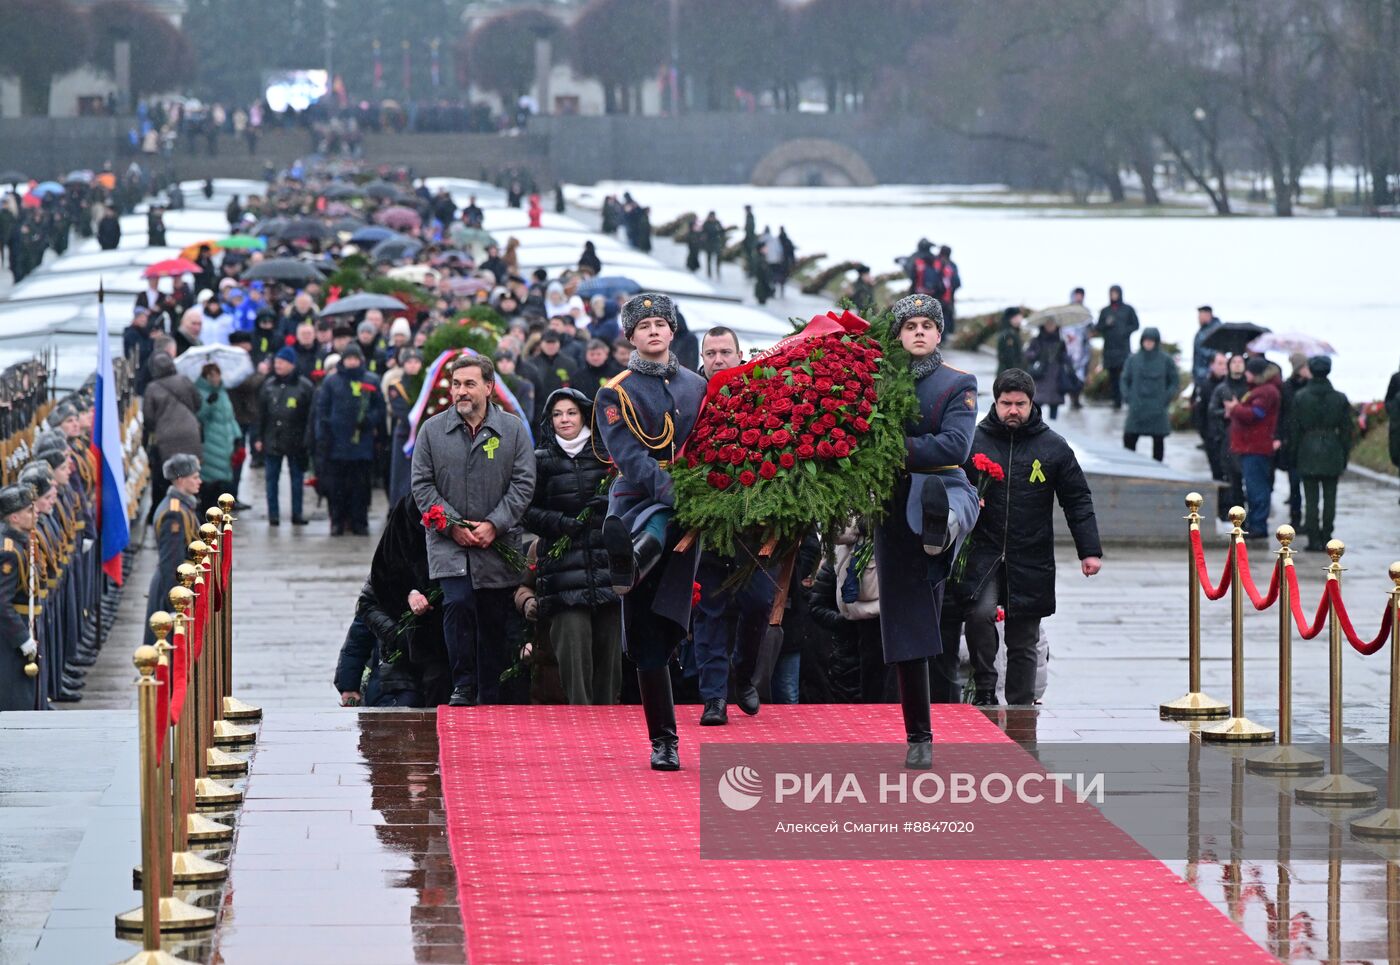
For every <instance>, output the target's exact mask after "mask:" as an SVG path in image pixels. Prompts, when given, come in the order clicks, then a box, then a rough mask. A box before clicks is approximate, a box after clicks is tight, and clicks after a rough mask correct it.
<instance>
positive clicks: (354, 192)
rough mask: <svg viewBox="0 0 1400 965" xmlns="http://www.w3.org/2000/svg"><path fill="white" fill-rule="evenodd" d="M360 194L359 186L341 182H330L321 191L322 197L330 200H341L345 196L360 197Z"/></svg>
mask: <svg viewBox="0 0 1400 965" xmlns="http://www.w3.org/2000/svg"><path fill="white" fill-rule="evenodd" d="M359 196H360V191H359V189H358V188H356V187H354V186H353V185H349V184H341V183H339V182H337V183H335V184H328V185H326V187H325V188H324V189H323V190H322V191H321V197H323V198H325V199H327V200H329V201H340V200H342V199H344V198H358V197H359Z"/></svg>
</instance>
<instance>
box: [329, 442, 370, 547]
mask: <svg viewBox="0 0 1400 965" xmlns="http://www.w3.org/2000/svg"><path fill="white" fill-rule="evenodd" d="M330 470H331V480H330V483H331V485H330V513H331V525H332V526H343V527H346V528H347V529H352V530H363V529H368V528H369V492H370V484H371V482H373V477H374V461H373V460H370V459H354V460H350V459H332V460H331V461H330Z"/></svg>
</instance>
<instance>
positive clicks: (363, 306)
mask: <svg viewBox="0 0 1400 965" xmlns="http://www.w3.org/2000/svg"><path fill="white" fill-rule="evenodd" d="M407 307H408V306H407V305H405V304H404V303H403V302H401V301H399V300H398V299H397V298H395V297H394V296H392V295H376V294H375V293H374V292H360V293H358V294H355V295H350V296H347V297H345V298H341V299H338V300H336V301H333V302H330V303H328V304H327V305H326V307H325V308H322V309H321V314H322V315H327V316H329V315H354V314H355V313H356V312H365V311H369V310H370V309H371V308H378V309H381V310H387V311H391V312H401V311H403V310H404V309H405V308H407Z"/></svg>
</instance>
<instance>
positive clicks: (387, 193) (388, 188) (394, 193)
mask: <svg viewBox="0 0 1400 965" xmlns="http://www.w3.org/2000/svg"><path fill="white" fill-rule="evenodd" d="M365 194H366V195H367V196H369V197H371V198H375V199H381V200H382V199H386V198H398V197H399V195H400V191H399V189H398V186H397V185H393V184H390V183H389V182H388V181H371V182H370V183H369V184H366V185H365Z"/></svg>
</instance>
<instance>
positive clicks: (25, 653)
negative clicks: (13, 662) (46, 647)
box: [19, 637, 39, 660]
mask: <svg viewBox="0 0 1400 965" xmlns="http://www.w3.org/2000/svg"><path fill="white" fill-rule="evenodd" d="M38 653H39V641H37V640H35V639H34V638H33V637H30V638H29V639H28V640H26V641H24V642H23V643H21V644H20V645H19V655H20V656H21V657H23V658H24V659H25V660H33V659H34V658H35V657H36V656H37V655H38Z"/></svg>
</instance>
